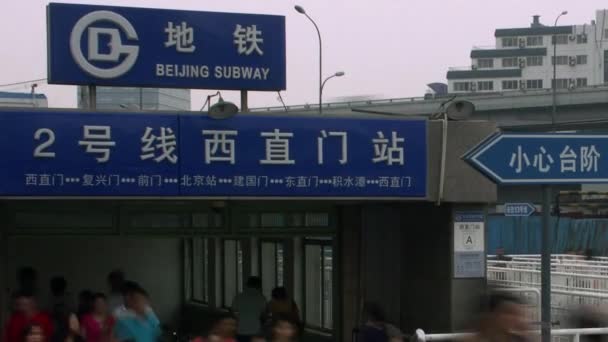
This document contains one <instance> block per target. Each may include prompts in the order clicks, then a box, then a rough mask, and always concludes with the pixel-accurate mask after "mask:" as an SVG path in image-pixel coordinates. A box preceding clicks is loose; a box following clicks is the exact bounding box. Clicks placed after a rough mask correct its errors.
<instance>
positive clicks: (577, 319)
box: [571, 306, 608, 342]
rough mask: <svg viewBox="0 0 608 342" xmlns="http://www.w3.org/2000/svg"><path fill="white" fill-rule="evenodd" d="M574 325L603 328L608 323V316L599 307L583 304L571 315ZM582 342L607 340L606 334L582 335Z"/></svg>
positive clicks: (583, 327) (603, 341)
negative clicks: (607, 317)
mask: <svg viewBox="0 0 608 342" xmlns="http://www.w3.org/2000/svg"><path fill="white" fill-rule="evenodd" d="M571 320H572V322H573V323H574V326H575V327H577V328H581V329H586V328H603V327H605V326H606V324H608V320H607V319H606V316H605V315H604V314H603V313H602V312H601V310H600V309H598V308H597V307H591V306H583V307H581V308H579V309H577V310H575V311H574V313H573V314H572V317H571ZM579 340H580V342H605V341H606V340H607V338H606V336H605V335H601V334H600V335H582V336H580V337H579Z"/></svg>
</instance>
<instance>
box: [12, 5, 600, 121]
mask: <svg viewBox="0 0 608 342" xmlns="http://www.w3.org/2000/svg"><path fill="white" fill-rule="evenodd" d="M63 2H70V3H87V4H104V5H117V6H133V7H156V8H174V9H184V10H201V11H222V12H242V13H263V14H278V15H285V16H286V22H287V90H286V91H284V92H283V98H284V99H285V102H286V103H287V104H304V103H312V104H314V103H316V102H317V101H318V100H317V94H318V93H317V89H318V88H317V87H318V86H317V85H318V79H317V77H318V76H317V75H318V58H317V56H318V41H317V37H316V32H315V31H314V27H313V26H312V24H311V23H310V22H309V21H308V20H307V19H306V18H305V17H304V16H302V15H300V14H298V13H297V12H295V11H294V9H293V6H294V5H296V4H299V5H301V6H303V7H304V8H306V10H307V12H308V13H309V14H310V16H311V17H312V18H313V19H314V20H315V21H316V22H317V24H318V25H319V27H320V29H321V34H322V36H323V53H324V56H323V61H324V63H323V68H324V73H325V74H327V75H329V74H331V73H333V72H335V71H339V70H340V71H344V72H345V73H346V76H344V77H342V78H339V79H334V80H332V81H330V82H329V83H328V84H327V86H326V88H325V89H326V90H325V91H324V98H325V100H326V101H331V99H332V98H334V99H335V98H337V97H344V96H359V95H373V96H375V97H380V98H398V97H411V96H421V95H423V94H424V92H425V89H426V84H427V83H431V82H437V81H439V82H446V80H445V74H446V71H447V68H448V67H449V66H466V65H469V64H470V59H469V52H470V49H471V47H472V46H473V45H493V44H494V29H495V28H511V27H526V26H528V25H529V24H530V21H531V19H532V15H533V14H539V15H541V22H543V23H544V24H546V25H552V24H553V21H554V20H555V17H556V15H557V14H559V13H560V12H561V11H562V10H567V11H568V12H569V14H568V15H567V16H565V17H563V18H562V19H560V24H563V25H576V24H583V23H589V22H590V21H591V20H592V19H595V10H596V9H602V8H606V7H608V3H607V2H606V1H605V0H604V1H600V0H583V1H571V0H568V1H566V0H502V1H497V0H436V1H426V0H416V1H414V0H297V1H296V2H294V1H292V0H220V1H218V0H172V1H169V0H89V1H86V0H80V1H63ZM47 3H48V1H43V0H21V1H17V0H3V4H2V7H1V8H2V10H1V11H0V32H2V33H3V34H2V35H1V36H0V61H1V62H2V63H1V64H0V65H1V72H0V84H7V83H11V82H19V81H26V80H32V79H38V78H45V77H46V76H47V75H46V14H45V7H46V5H47ZM39 84H40V86H39V88H38V91H40V92H44V93H46V94H47V96H48V97H49V105H50V106H51V107H75V106H76V88H75V87H73V86H58V85H46V84H44V83H39ZM29 89H30V88H29V85H22V86H18V87H0V90H4V91H29ZM222 93H223V94H224V97H225V98H227V99H229V100H233V101H235V102H237V101H238V94H237V93H234V92H222ZM205 94H206V92H205V91H200V90H197V91H193V92H192V102H193V103H192V107H193V108H195V109H198V108H200V106H201V105H202V103H203V98H204V96H205ZM278 105H280V103H279V102H278V99H277V95H276V93H264V92H252V93H250V107H260V106H278Z"/></svg>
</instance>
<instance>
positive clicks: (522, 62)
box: [519, 58, 526, 69]
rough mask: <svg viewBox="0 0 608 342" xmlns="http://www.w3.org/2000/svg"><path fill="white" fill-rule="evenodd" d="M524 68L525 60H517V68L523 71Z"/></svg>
mask: <svg viewBox="0 0 608 342" xmlns="http://www.w3.org/2000/svg"><path fill="white" fill-rule="evenodd" d="M525 67H526V59H525V58H520V59H519V68H520V69H523V68H525Z"/></svg>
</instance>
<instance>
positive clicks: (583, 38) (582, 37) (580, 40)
mask: <svg viewBox="0 0 608 342" xmlns="http://www.w3.org/2000/svg"><path fill="white" fill-rule="evenodd" d="M576 44H587V35H586V34H584V33H583V34H577V35H576Z"/></svg>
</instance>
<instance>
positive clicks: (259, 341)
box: [251, 334, 266, 342]
mask: <svg viewBox="0 0 608 342" xmlns="http://www.w3.org/2000/svg"><path fill="white" fill-rule="evenodd" d="M251 342H266V337H264V335H262V334H257V335H253V336H251Z"/></svg>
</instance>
